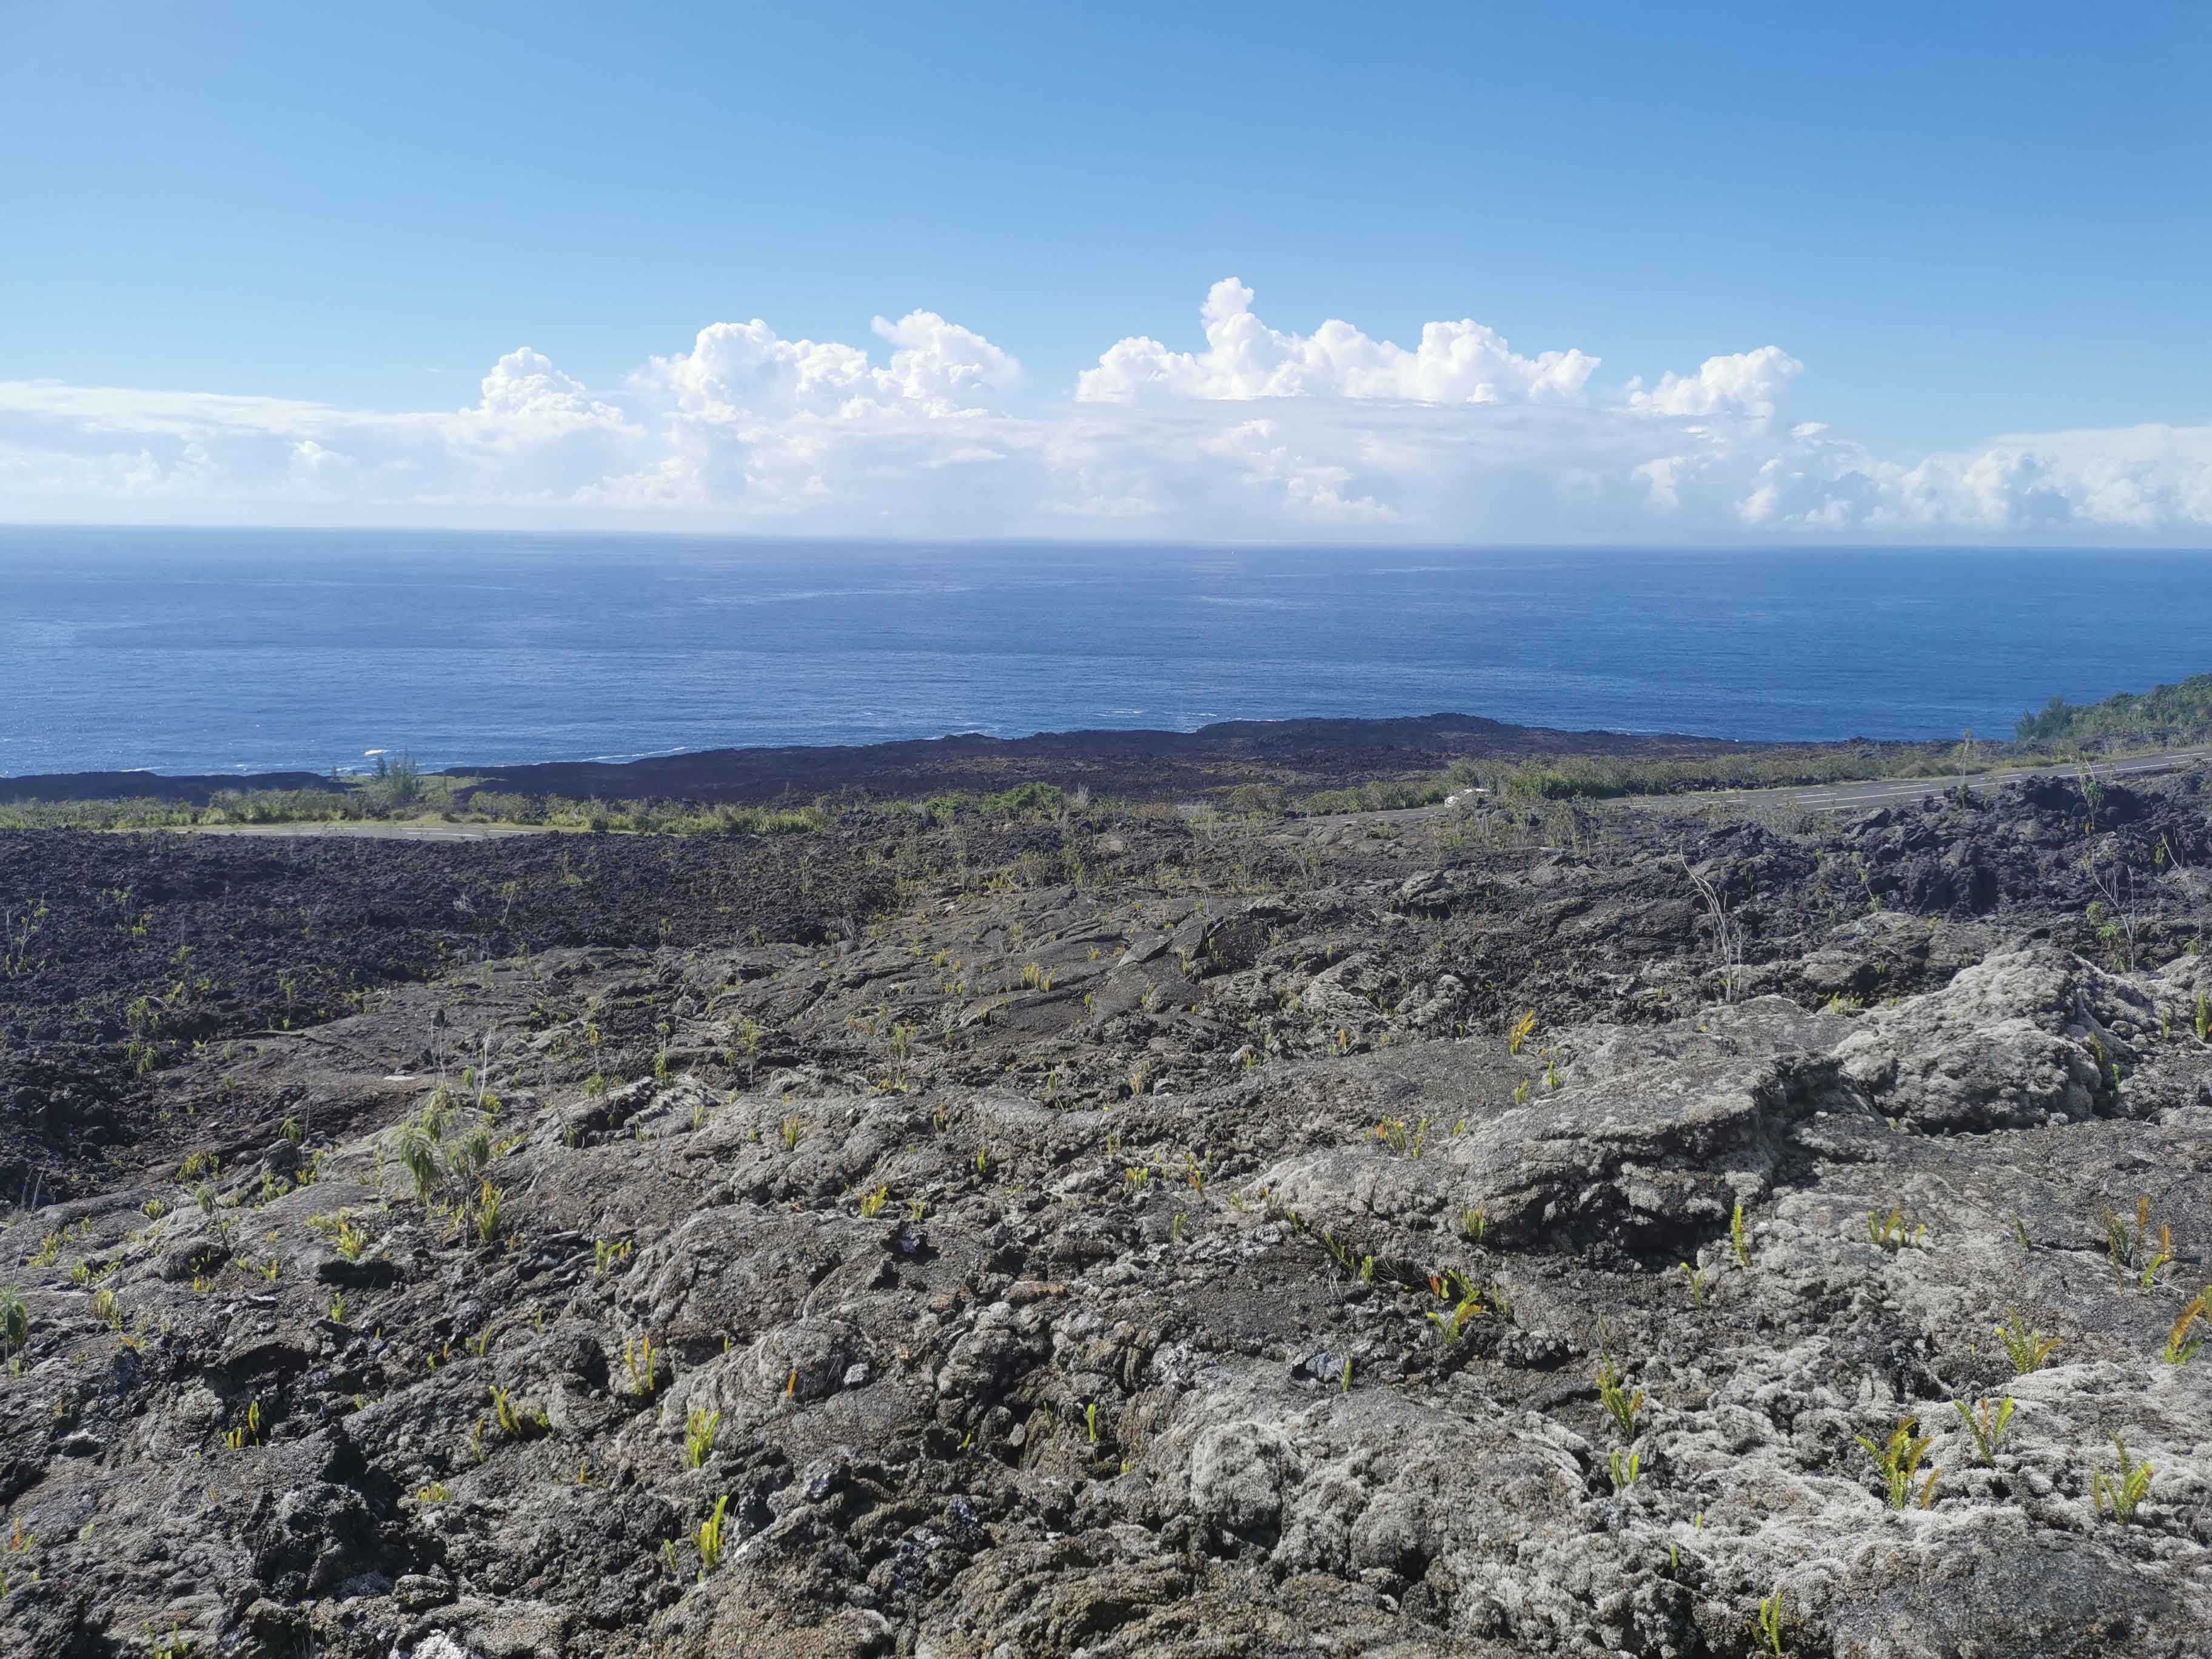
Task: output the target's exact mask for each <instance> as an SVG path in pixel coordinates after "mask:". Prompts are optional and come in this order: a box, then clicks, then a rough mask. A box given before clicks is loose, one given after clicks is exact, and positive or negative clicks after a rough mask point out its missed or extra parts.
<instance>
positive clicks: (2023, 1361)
mask: <svg viewBox="0 0 2212 1659" xmlns="http://www.w3.org/2000/svg"><path fill="white" fill-rule="evenodd" d="M1997 1340H1998V1341H2000V1342H2002V1343H2003V1344H2004V1349H2005V1354H2006V1357H2007V1358H2009V1359H2010V1360H2011V1361H2012V1370H2013V1375H2014V1376H2027V1374H2028V1373H2029V1372H2031V1371H2039V1370H2042V1369H2043V1366H2044V1364H2045V1361H2047V1360H2048V1359H2049V1358H2051V1355H2052V1354H2053V1353H2055V1352H2057V1349H2058V1346H2059V1339H2058V1338H2057V1337H2055V1336H2045V1334H2043V1333H2042V1332H2041V1331H2038V1330H2032V1329H2030V1328H2028V1327H2027V1322H2026V1321H2025V1320H2023V1319H2021V1316H2020V1315H2019V1314H2018V1313H2017V1312H2015V1313H2014V1315H2013V1316H2012V1322H2011V1323H2010V1324H2008V1325H2000V1326H1998V1327H1997Z"/></svg>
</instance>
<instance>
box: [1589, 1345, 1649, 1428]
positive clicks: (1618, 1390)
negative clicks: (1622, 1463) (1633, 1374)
mask: <svg viewBox="0 0 2212 1659" xmlns="http://www.w3.org/2000/svg"><path fill="white" fill-rule="evenodd" d="M1597 1398H1598V1404H1599V1405H1601V1406H1602V1407H1604V1408H1605V1414H1606V1415H1607V1417H1609V1418H1611V1419H1613V1427H1614V1428H1615V1429H1616V1430H1618V1431H1620V1437H1621V1438H1622V1439H1623V1440H1624V1441H1633V1440H1634V1439H1635V1438H1636V1419H1637V1417H1638V1414H1639V1413H1642V1411H1643V1410H1644V1390H1643V1389H1637V1390H1636V1392H1635V1393H1633V1394H1631V1393H1630V1392H1629V1391H1628V1390H1627V1389H1626V1388H1625V1387H1623V1386H1622V1379H1621V1375H1620V1371H1619V1370H1617V1369H1616V1368H1615V1367H1614V1365H1613V1356H1612V1355H1611V1354H1600V1355H1599V1356H1598V1366H1597Z"/></svg>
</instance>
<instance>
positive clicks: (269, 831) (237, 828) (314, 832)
mask: <svg viewBox="0 0 2212 1659" xmlns="http://www.w3.org/2000/svg"><path fill="white" fill-rule="evenodd" d="M190 833H191V834H192V835H196V836H286V837H293V836H341V837H344V838H346V839H349V840H353V841H501V840H504V839H505V838H506V837H507V836H542V835H545V834H548V833H549V832H548V831H546V830H544V829H538V828H535V827H533V826H531V825H528V824H520V823H374V822H370V823H210V824H200V825H196V826H194V827H193V829H191V831H190Z"/></svg>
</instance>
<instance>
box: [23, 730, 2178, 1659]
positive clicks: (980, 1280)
mask: <svg viewBox="0 0 2212 1659" xmlns="http://www.w3.org/2000/svg"><path fill="white" fill-rule="evenodd" d="M2208 805H2212V801H2208V794H2207V778H2206V775H2204V774H2203V773H2201V772H2200V773H2191V774H2184V775H2180V776H2178V777H2176V778H2174V779H2172V780H2170V781H2165V782H2162V783H2159V784H2155V785H2152V786H2148V787H2142V788H2139V789H2132V790H2127V789H2122V788H2119V787H2110V788H2104V789H2097V788H2094V787H2092V789H2091V791H2090V793H2087V795H2085V794H2084V793H2082V791H2081V788H2080V787H2077V786H2075V785H2073V784H2069V783H2059V782H2051V781H2039V782H2033V783H2027V784H2015V785H2012V786H2008V787H2005V788H2002V789H2000V790H1992V791H1988V792H1976V793H1970V794H1965V795H1960V796H1956V797H1952V798H1948V799H1937V800H1934V801H1930V802H1929V803H1928V805H1926V806H1925V807H1924V808H1918V809H1914V810H1911V811H1882V812H1878V813H1875V814H1872V815H1870V816H1863V817H1846V818H1842V819H1829V818H1812V817H1796V816H1794V815H1791V814H1790V813H1788V812H1786V811H1778V810H1774V809H1771V808H1768V809H1761V810H1759V811H1757V812H1755V813H1752V814H1748V815H1745V814H1740V815H1738V816H1735V817H1729V816H1727V815H1725V814H1722V813H1718V812H1713V811H1696V810H1692V809H1687V808H1680V807H1677V808H1672V809H1668V810H1665V811H1661V810H1658V809H1649V808H1643V807H1632V806H1622V807H1618V808H1609V809H1607V810H1604V811H1580V810H1577V809H1570V808H1567V807H1564V806H1553V807H1551V808H1549V809H1546V810H1544V811H1541V812H1516V811H1505V810H1493V809H1492V808H1489V807H1487V806H1485V805H1480V804H1479V803H1478V804H1471V805H1464V806H1463V807H1462V809H1461V810H1457V811H1452V812H1448V813H1445V814H1443V815H1439V816H1436V817H1425V818H1421V819H1418V820H1413V821H1407V820H1404V819H1391V818H1389V817H1376V818H1370V819H1364V820H1362V819H1337V820H1304V821H1292V820H1256V819H1241V818H1236V817H1225V816H1221V815H1219V814H1217V813H1214V812H1211V811H1206V812H1201V813H1200V814H1199V815H1197V816H1196V817H1188V816H1186V815H1179V814H1177V813H1175V812H1172V811H1164V810H1163V811H1132V810H1127V809H1121V808H1114V809H1109V808H1106V807H1103V806H1094V807H1087V808H1084V809H1081V810H1070V809H1067V808H1066V807H1065V806H1062V808H1061V809H1060V810H1058V811H1054V810H1051V804H1050V803H1049V802H1047V803H1045V804H1044V810H1040V811H1033V812H1031V813H1030V814H1029V815H1027V816H1024V817H1018V818H1014V819H994V818H992V817H983V816H979V815H977V814H975V813H974V812H972V811H971V812H969V813H966V814H964V815H961V816H957V817H952V818H951V819H950V820H949V821H947V820H940V819H938V818H932V817H927V816H921V815H916V814H913V813H904V814H902V813H896V812H893V811H887V810H884V809H881V808H869V809H861V810H856V811H853V812H851V813H849V814H848V815H846V816H845V817H842V818H840V819H837V820H836V821H834V822H833V823H832V824H831V826H830V828H829V829H827V830H826V831H824V832H823V833H820V834H817V835H807V836H785V837H779V838H773V839H738V838H732V839H722V840H684V841H675V840H661V839H653V838H646V837H627V836H564V835H544V836H528V837H517V838H514V839H512V840H506V841H499V842H484V843H479V844H467V845H457V844H441V845H427V844H413V843H407V842H338V841H331V840H314V839H295V840H287V841H283V842H276V841H254V840H250V839H246V838H243V837H240V838H218V837H210V836H189V835H138V836H120V835H100V836H95V835H87V834H78V833H72V832H61V831H52V832H35V833H17V834H10V835H7V836H0V912H4V922H5V929H6V931H5V936H4V939H0V951H4V952H5V960H4V973H0V1196H4V1197H5V1199H6V1200H8V1202H9V1206H11V1207H9V1208H8V1209H6V1210H5V1211H4V1212H0V1220H4V1221H5V1223H6V1225H5V1227H4V1231H0V1290H4V1289H5V1287H6V1286H8V1285H11V1284H12V1285H15V1286H16V1287H17V1292H18V1294H19V1295H20V1304H15V1302H14V1301H13V1300H12V1299H11V1301H10V1303H9V1306H8V1308H7V1310H6V1314H7V1317H6V1318H5V1319H4V1320H0V1349H4V1351H5V1352H6V1355H7V1370H6V1374H5V1376H0V1576H3V1577H0V1583H3V1584H4V1590H0V1651H4V1652H5V1653H7V1654H9V1655H19V1654H20V1655H40V1656H46V1655H52V1656H64V1655H66V1656H87V1659H90V1656H108V1655H139V1656H143V1655H161V1654H166V1655H169V1656H182V1655H186V1654H190V1655H194V1656H212V1655H272V1656H273V1655H301V1656H307V1655H314V1656H328V1659H372V1656H373V1659H394V1656H397V1659H460V1656H483V1659H493V1656H502V1659H507V1656H511V1659H521V1656H540V1655H557V1656H577V1659H581V1656H606V1659H615V1656H645V1655H655V1656H659V1655H668V1656H679V1655H681V1656H708V1655H714V1656H724V1655H745V1656H793V1659H796V1656H848V1655H850V1656H860V1655H885V1656H889V1655H899V1656H913V1659H1018V1656H1029V1655H1037V1656H1055V1659H1058V1656H1066V1659H1074V1656H1078V1655H1083V1656H1091V1659H1125V1656H1126V1659H1134V1656H1140V1655H1142V1656H1167V1659H1201V1656H1203V1659H1230V1656H1238V1659H1242V1656H1319V1655H1328V1656H1337V1659H1351V1656H1371V1659H1414V1656H1431V1655H1434V1656H1447V1655H1449V1656H1468V1659H1474V1656H1504V1655H1522V1654H1553V1653H1559V1654H1627V1655H1637V1656H1683V1659H1687V1656H1731V1659H1734V1656H1745V1655H1751V1654H1770V1655H1771V1654H1785V1655H1791V1656H1801V1659H1826V1656H1851V1659H1875V1656H1881V1659H1939V1656H1940V1659H1970V1656H1972V1659H1996V1656H2008V1659H2009V1656H2029V1655H2069V1656H2122V1655H2127V1656H2137V1655H2148V1656H2167V1655H2199V1654H2204V1653H2207V1652H2212V1349H2208V1350H2207V1351H2206V1352H2203V1353H2201V1354H2194V1356H2193V1357H2192V1351H2193V1348H2194V1345H2195V1344H2196V1343H2197V1341H2198V1340H2201V1339H2202V1338H2203V1337H2205V1336H2207V1335H2212V1315H2206V1316H2200V1317H2197V1318H2196V1319H2194V1320H2193V1321H2191V1320H2190V1319H2189V1318H2188V1315H2189V1313H2190V1311H2191V1309H2193V1308H2201V1307H2202V1305H2203V1304H2202V1301H2201V1297H2202V1294H2203V1291H2204V1290H2205V1288H2206V1285H2207V1281H2208V1278H2212V1267H2208V1266H2207V1252H2208V1249H2212V1191H2208V1186H2207V1175H2208V1171H2212V1042H2208V1041H2207V1038H2208V1036H2212V1001H2208V997H2212V961H2208V959H2207V958H2206V957H2204V956H2203V955H2201V954H2200V953H2199V947H2200V943H2201V941H2202V939H2203V933H2204V928H2205V925H2206V923H2207V921H2208V920H2212V817H2208V811H2207V808H2208Z"/></svg>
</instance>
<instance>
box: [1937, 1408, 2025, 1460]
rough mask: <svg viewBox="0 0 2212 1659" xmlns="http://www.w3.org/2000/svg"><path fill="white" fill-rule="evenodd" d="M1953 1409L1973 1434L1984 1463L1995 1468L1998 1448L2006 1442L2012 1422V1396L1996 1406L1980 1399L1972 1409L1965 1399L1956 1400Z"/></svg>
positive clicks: (1967, 1429) (1969, 1432) (1968, 1431)
mask: <svg viewBox="0 0 2212 1659" xmlns="http://www.w3.org/2000/svg"><path fill="white" fill-rule="evenodd" d="M1951 1409H1952V1410H1954V1411H1955V1412H1957V1413H1959V1420H1960V1422H1961V1423H1964V1424H1965V1425H1966V1432H1967V1433H1968V1434H1970V1435H1972V1436H1973V1437H1974V1448H1975V1449H1976V1450H1977V1451H1978V1452H1980V1453H1981V1455H1982V1462H1983V1463H1984V1464H1985V1465H1987V1466H1988V1467H1989V1468H1996V1461H1997V1448H1998V1447H2000V1446H2002V1444H2003V1443H2004V1437H2005V1430H2006V1429H2007V1428H2008V1427H2009V1426H2010V1425H2011V1424H2012V1410H2013V1401H2012V1397H2011V1396H2010V1395H2007V1396H2005V1398H2004V1399H2003V1400H2002V1401H1998V1402H1997V1403H1996V1406H1994V1407H1992V1406H1991V1405H1990V1402H1989V1401H1987V1400H1978V1401H1975V1402H1974V1409H1973V1410H1972V1411H1968V1410H1967V1409H1966V1401H1963V1400H1954V1401H1952V1402H1951Z"/></svg>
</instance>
